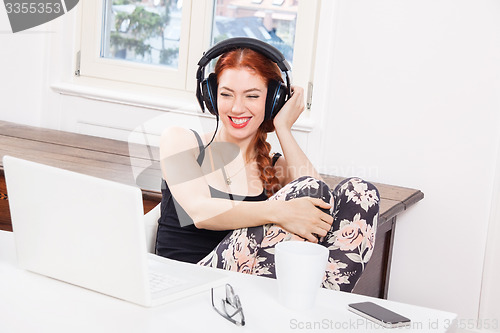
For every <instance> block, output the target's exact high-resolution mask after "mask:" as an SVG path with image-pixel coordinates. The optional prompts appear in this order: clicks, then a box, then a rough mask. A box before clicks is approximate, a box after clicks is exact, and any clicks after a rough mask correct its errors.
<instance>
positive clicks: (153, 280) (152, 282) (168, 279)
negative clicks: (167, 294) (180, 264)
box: [149, 271, 187, 293]
mask: <svg viewBox="0 0 500 333" xmlns="http://www.w3.org/2000/svg"><path fill="white" fill-rule="evenodd" d="M185 283H187V281H186V280H181V279H179V278H176V277H173V276H171V275H165V274H161V273H158V272H152V271H150V272H149V286H150V289H151V292H152V293H157V292H161V291H165V290H167V289H170V288H174V287H179V286H181V285H183V284H185Z"/></svg>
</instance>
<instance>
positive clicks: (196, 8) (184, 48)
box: [72, 0, 321, 112]
mask: <svg viewBox="0 0 500 333" xmlns="http://www.w3.org/2000/svg"><path fill="white" fill-rule="evenodd" d="M104 1H105V0H93V1H83V2H82V3H81V6H79V7H80V22H79V29H80V31H79V42H77V47H76V52H77V54H78V52H80V56H79V59H77V60H76V64H75V66H76V67H77V68H76V69H77V70H78V74H75V77H73V80H72V81H73V82H72V83H73V84H77V85H78V84H81V85H86V86H95V87H99V88H98V89H100V88H104V89H105V90H109V91H112V92H113V93H110V95H113V96H114V97H110V99H111V100H116V101H117V102H119V99H120V96H125V95H126V94H127V92H129V93H130V92H132V93H133V94H136V95H137V94H138V95H141V94H145V95H150V96H151V95H154V96H160V95H161V96H168V99H172V100H171V102H169V103H171V104H172V105H175V108H176V109H179V105H184V107H182V106H181V108H182V109H184V110H183V111H190V112H193V111H194V110H196V107H195V106H194V105H187V104H189V103H192V102H195V99H194V91H195V90H196V70H197V67H198V66H197V65H196V64H197V63H198V60H199V59H200V58H201V55H202V54H203V52H204V51H205V50H207V49H208V48H209V47H210V41H211V34H212V24H213V14H214V3H215V1H216V0H184V1H183V8H182V15H183V19H182V23H181V42H180V48H179V68H178V69H177V70H175V69H170V68H168V67H163V66H159V65H151V64H142V63H134V62H131V61H126V60H119V59H109V58H101V57H100V47H101V32H102V29H101V26H102V24H103V10H102V8H103V3H104ZM320 5H321V0H302V1H300V2H299V4H298V10H297V21H296V33H295V43H294V59H293V63H294V66H293V67H294V68H293V70H292V73H291V76H292V84H294V85H300V86H302V87H303V88H304V89H306V92H307V94H308V95H310V93H312V83H313V82H314V65H315V64H314V60H315V56H316V54H315V49H316V42H317V35H318V25H319V11H320ZM186 36H187V37H186ZM183 37H184V38H183ZM297 50H300V52H299V51H297ZM307 90H310V91H307ZM99 94H100V95H103V94H106V93H105V92H103V91H102V90H101V92H100V93H99ZM101 99H102V97H101ZM135 99H137V97H136V98H135ZM186 103H187V104H186ZM132 104H135V103H132ZM139 104H140V105H141V106H144V104H147V102H146V103H144V102H143V103H139ZM158 104H159V103H155V105H153V106H152V107H153V108H158ZM160 108H161V109H164V108H162V107H160ZM167 109H168V107H167Z"/></svg>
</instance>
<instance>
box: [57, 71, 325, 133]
mask: <svg viewBox="0 0 500 333" xmlns="http://www.w3.org/2000/svg"><path fill="white" fill-rule="evenodd" d="M78 80H79V81H82V83H73V82H57V83H54V84H52V85H51V86H50V87H51V89H52V90H53V91H55V92H57V93H59V94H62V95H68V96H75V97H81V98H88V99H92V100H97V101H103V102H108V103H115V104H123V105H130V106H135V107H140V108H146V109H154V110H159V111H165V112H174V113H179V114H188V115H191V116H192V115H196V116H201V117H208V118H212V117H213V116H212V115H211V114H210V113H208V112H205V113H202V112H200V106H199V104H198V102H197V100H196V98H195V97H194V93H189V94H188V93H186V92H181V91H166V90H163V89H158V88H153V87H144V86H143V87H140V88H136V87H134V89H130V87H127V86H126V85H124V86H120V87H116V88H115V87H110V86H107V85H102V84H99V83H98V82H95V81H94V80H92V79H86V78H78ZM309 113H310V112H309V111H304V113H303V114H302V115H301V116H300V117H299V119H298V120H297V122H296V123H295V124H294V125H293V130H295V131H300V132H311V131H312V129H313V128H314V125H315V122H314V119H312V117H311V116H310V114H309Z"/></svg>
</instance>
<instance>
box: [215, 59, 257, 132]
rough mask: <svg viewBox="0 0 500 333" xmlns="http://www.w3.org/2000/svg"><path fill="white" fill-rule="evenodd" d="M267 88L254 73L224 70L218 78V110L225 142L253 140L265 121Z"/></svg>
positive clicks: (234, 69)
mask: <svg viewBox="0 0 500 333" xmlns="http://www.w3.org/2000/svg"><path fill="white" fill-rule="evenodd" d="M266 94H267V85H266V82H265V81H264V79H263V78H262V77H261V76H260V75H257V74H256V73H255V72H254V71H253V70H251V69H247V68H244V67H239V68H228V69H225V70H224V71H223V72H222V73H221V74H220V76H219V85H218V89H217V109H218V110H219V116H220V120H221V122H222V124H223V125H224V134H225V136H226V138H225V139H226V140H230V141H232V140H245V139H251V138H253V137H254V136H255V134H256V133H257V129H258V128H259V126H260V124H261V123H262V122H263V121H264V115H265V105H266Z"/></svg>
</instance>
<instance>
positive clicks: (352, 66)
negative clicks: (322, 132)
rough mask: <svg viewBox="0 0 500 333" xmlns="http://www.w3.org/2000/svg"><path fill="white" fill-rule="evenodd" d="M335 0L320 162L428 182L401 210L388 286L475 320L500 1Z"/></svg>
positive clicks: (489, 180)
mask: <svg viewBox="0 0 500 333" xmlns="http://www.w3.org/2000/svg"><path fill="white" fill-rule="evenodd" d="M336 9H337V16H336V23H335V24H336V33H335V35H334V39H335V40H334V44H333V46H332V47H333V56H332V58H331V61H332V62H333V68H332V69H331V71H330V72H329V74H330V77H331V81H330V84H329V86H328V87H327V88H325V91H328V92H330V96H331V97H330V105H329V110H330V111H329V113H328V116H327V121H326V122H327V123H328V124H329V126H330V127H331V129H332V134H331V135H330V136H329V140H328V141H327V142H328V145H327V147H328V150H326V149H325V153H326V152H329V153H326V154H325V159H324V162H323V165H324V166H330V167H334V168H335V167H336V169H339V170H342V166H345V168H344V169H346V170H349V166H350V165H355V166H357V168H358V169H359V168H361V169H362V170H364V169H370V170H374V169H375V170H376V172H372V174H369V177H368V178H369V179H372V180H377V181H381V182H385V183H390V184H399V185H404V186H408V187H414V188H418V189H421V190H422V191H423V192H424V193H425V198H424V200H423V201H422V202H420V203H418V204H417V205H416V206H414V207H412V208H411V209H409V211H407V212H406V213H405V214H404V215H401V217H400V218H399V223H398V224H397V229H396V230H397V233H396V239H395V244H394V252H393V266H392V271H391V281H390V288H389V297H390V298H391V299H393V300H399V301H405V302H411V303H415V304H420V305H425V306H429V307H434V308H439V309H447V310H450V311H454V312H458V313H459V314H460V315H461V316H462V317H463V318H466V319H469V318H470V319H474V318H476V316H477V309H478V305H479V290H480V285H481V274H482V265H483V257H484V246H485V239H486V230H487V222H488V219H489V214H490V205H491V193H492V184H493V179H494V172H495V170H494V168H495V158H496V151H497V146H498V142H499V133H500V131H499V129H500V128H499V127H500V126H499V124H500V119H499V106H500V103H499V100H498V96H499V93H500V90H499V89H500V84H499V83H500V82H499V79H500V75H499V74H500V72H499V55H500V50H499V47H500V40H499V38H500V36H499V28H500V25H499V22H500V20H498V17H499V14H500V3H499V2H497V1H464V0H462V1H456V0H447V1H444V0H441V1H399V0H394V1H347V0H346V1H339V2H338V7H337V8H336ZM373 166H376V168H373ZM354 171H357V170H354ZM346 175H347V174H346ZM457 300H458V301H457ZM497 313H500V311H498V312H497Z"/></svg>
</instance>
